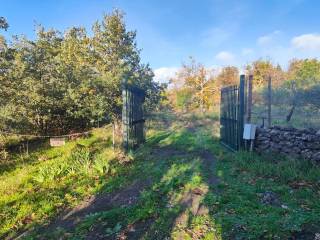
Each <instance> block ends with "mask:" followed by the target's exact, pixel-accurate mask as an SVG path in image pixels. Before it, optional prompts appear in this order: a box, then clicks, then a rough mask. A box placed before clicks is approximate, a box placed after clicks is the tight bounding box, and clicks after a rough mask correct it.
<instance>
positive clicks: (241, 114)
mask: <svg viewBox="0 0 320 240" xmlns="http://www.w3.org/2000/svg"><path fill="white" fill-rule="evenodd" d="M244 105H245V75H244V74H242V75H240V86H239V114H238V148H239V150H240V149H241V148H242V147H243V128H244V115H245V110H244V108H245V106H244Z"/></svg>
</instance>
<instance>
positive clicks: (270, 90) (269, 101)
mask: <svg viewBox="0 0 320 240" xmlns="http://www.w3.org/2000/svg"><path fill="white" fill-rule="evenodd" d="M271 95H272V89H271V76H268V127H271V101H272V99H271Z"/></svg>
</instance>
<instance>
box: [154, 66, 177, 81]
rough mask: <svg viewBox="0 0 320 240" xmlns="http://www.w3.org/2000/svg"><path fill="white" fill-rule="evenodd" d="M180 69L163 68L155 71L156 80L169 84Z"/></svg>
mask: <svg viewBox="0 0 320 240" xmlns="http://www.w3.org/2000/svg"><path fill="white" fill-rule="evenodd" d="M177 71H178V68H176V67H161V68H157V69H155V70H154V80H155V81H157V82H160V83H167V82H169V80H170V79H171V78H172V77H174V76H175V74H176V72H177Z"/></svg>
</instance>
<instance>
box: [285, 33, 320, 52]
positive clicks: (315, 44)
mask: <svg viewBox="0 0 320 240" xmlns="http://www.w3.org/2000/svg"><path fill="white" fill-rule="evenodd" d="M291 44H292V46H293V47H294V48H297V49H300V50H307V51H309V50H311V51H313V50H314V51H320V34H312V33H310V34H303V35H300V36H297V37H294V38H292V40H291Z"/></svg>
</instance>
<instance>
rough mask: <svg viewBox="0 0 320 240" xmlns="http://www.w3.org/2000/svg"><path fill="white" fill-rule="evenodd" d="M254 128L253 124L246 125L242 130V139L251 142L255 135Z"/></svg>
mask: <svg viewBox="0 0 320 240" xmlns="http://www.w3.org/2000/svg"><path fill="white" fill-rule="evenodd" d="M256 128H257V126H256V125H255V124H251V123H246V124H245V125H244V130H243V139H245V140H253V139H254V138H255V135H256Z"/></svg>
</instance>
